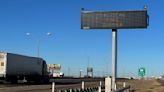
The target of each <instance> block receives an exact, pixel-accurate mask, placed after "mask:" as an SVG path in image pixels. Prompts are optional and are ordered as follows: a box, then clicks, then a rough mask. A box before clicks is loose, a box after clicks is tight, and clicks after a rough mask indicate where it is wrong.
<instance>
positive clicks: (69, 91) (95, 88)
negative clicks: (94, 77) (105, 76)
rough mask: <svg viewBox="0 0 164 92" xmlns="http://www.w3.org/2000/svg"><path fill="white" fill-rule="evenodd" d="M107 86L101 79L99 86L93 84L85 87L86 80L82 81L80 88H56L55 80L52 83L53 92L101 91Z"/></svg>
mask: <svg viewBox="0 0 164 92" xmlns="http://www.w3.org/2000/svg"><path fill="white" fill-rule="evenodd" d="M102 88H105V86H102V83H101V81H100V84H99V86H91V87H89V86H88V87H85V83H84V81H82V83H81V87H80V88H72V89H71V88H68V89H56V88H55V82H53V83H52V92H101V89H102Z"/></svg>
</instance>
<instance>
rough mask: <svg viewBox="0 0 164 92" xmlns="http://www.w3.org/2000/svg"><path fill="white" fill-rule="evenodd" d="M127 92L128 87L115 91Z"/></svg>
mask: <svg viewBox="0 0 164 92" xmlns="http://www.w3.org/2000/svg"><path fill="white" fill-rule="evenodd" d="M129 91H130V86H126V87H123V88H121V89H118V90H116V92H129Z"/></svg>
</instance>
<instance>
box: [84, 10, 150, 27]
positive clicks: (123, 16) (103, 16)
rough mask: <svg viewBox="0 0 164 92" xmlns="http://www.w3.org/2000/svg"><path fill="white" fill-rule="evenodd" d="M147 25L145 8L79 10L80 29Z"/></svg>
mask: <svg viewBox="0 0 164 92" xmlns="http://www.w3.org/2000/svg"><path fill="white" fill-rule="evenodd" d="M147 26H148V14H147V10H138V11H100V12H97V11H84V10H82V11H81V29H129V28H147Z"/></svg>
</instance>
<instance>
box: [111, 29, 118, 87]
mask: <svg viewBox="0 0 164 92" xmlns="http://www.w3.org/2000/svg"><path fill="white" fill-rule="evenodd" d="M116 78H117V29H112V89H114V90H116V89H115V88H116Z"/></svg>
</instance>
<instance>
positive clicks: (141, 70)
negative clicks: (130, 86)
mask: <svg viewBox="0 0 164 92" xmlns="http://www.w3.org/2000/svg"><path fill="white" fill-rule="evenodd" d="M145 74H146V69H145V68H144V67H141V68H139V69H138V76H140V77H144V76H145Z"/></svg>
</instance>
